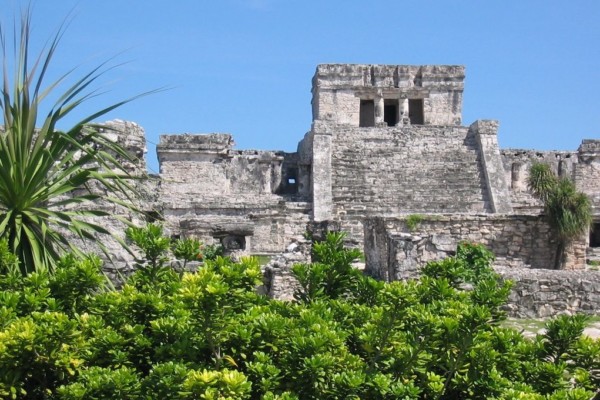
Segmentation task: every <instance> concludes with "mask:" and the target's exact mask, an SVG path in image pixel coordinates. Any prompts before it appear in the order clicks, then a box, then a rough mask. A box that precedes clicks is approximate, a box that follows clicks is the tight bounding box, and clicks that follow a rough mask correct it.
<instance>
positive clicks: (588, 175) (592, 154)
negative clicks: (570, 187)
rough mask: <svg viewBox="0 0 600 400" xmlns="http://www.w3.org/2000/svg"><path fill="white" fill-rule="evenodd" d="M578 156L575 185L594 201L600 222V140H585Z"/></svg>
mask: <svg viewBox="0 0 600 400" xmlns="http://www.w3.org/2000/svg"><path fill="white" fill-rule="evenodd" d="M577 156H578V157H577V160H578V163H577V168H576V170H575V183H576V184H577V188H578V189H579V190H581V191H582V192H583V193H585V194H587V195H588V196H589V197H590V199H591V200H592V204H593V205H594V209H595V210H594V211H595V214H596V219H597V220H598V222H600V140H590V139H586V140H584V141H583V142H582V143H581V146H579V149H578V153H577Z"/></svg>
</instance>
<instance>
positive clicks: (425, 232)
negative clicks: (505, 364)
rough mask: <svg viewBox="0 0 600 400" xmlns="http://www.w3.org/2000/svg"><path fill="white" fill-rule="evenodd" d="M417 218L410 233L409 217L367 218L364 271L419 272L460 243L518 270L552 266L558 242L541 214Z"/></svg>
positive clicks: (391, 276)
mask: <svg viewBox="0 0 600 400" xmlns="http://www.w3.org/2000/svg"><path fill="white" fill-rule="evenodd" d="M420 217H421V218H422V221H421V222H419V223H417V224H416V226H415V227H414V228H413V230H412V231H411V230H410V229H409V227H408V225H407V218H410V217H408V216H405V217H399V218H369V219H367V220H366V221H365V250H364V252H365V258H366V272H367V273H368V274H370V275H372V276H374V277H376V278H378V279H383V280H386V281H390V280H397V279H406V278H411V277H415V276H418V275H419V269H420V267H421V266H422V265H424V264H425V263H427V262H428V261H432V260H439V259H442V258H444V257H447V256H448V255H453V254H454V253H455V251H456V245H457V244H458V243H459V242H460V241H471V242H476V243H481V244H483V245H485V246H486V247H488V248H489V249H490V250H491V251H492V252H493V253H494V254H495V255H496V264H497V265H502V266H509V267H522V268H552V267H553V265H554V256H555V248H556V242H555V240H554V239H553V237H552V235H551V232H550V227H549V226H548V225H547V224H546V223H545V222H544V221H543V220H542V219H540V218H539V217H534V216H525V215H422V216H420ZM412 218H415V217H412ZM571 251H575V250H571ZM577 251H579V252H582V251H583V252H585V245H579V246H577ZM580 256H583V255H582V254H580ZM582 258H585V257H582ZM572 261H573V259H572ZM570 267H571V268H576V267H579V268H581V267H583V265H581V264H580V263H579V264H575V263H574V261H573V264H571V265H570Z"/></svg>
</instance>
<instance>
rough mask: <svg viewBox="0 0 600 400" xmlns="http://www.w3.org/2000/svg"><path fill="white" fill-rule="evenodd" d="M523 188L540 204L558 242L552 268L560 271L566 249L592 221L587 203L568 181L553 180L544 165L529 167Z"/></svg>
mask: <svg viewBox="0 0 600 400" xmlns="http://www.w3.org/2000/svg"><path fill="white" fill-rule="evenodd" d="M527 185H528V187H529V190H530V191H531V192H532V193H533V195H534V196H536V197H537V198H538V199H540V200H541V201H542V202H543V203H544V214H545V217H546V219H547V220H548V223H549V224H550V226H551V227H552V229H553V230H554V233H555V234H556V237H557V239H558V246H557V250H556V256H555V262H554V268H555V269H560V268H561V266H562V264H563V262H564V252H565V249H566V247H567V246H568V245H569V244H570V243H571V242H572V241H573V240H574V239H576V238H578V237H580V236H581V235H583V234H585V233H587V232H588V229H589V227H590V224H591V223H592V217H593V215H592V204H591V201H590V199H589V197H588V196H587V195H585V194H584V193H581V192H579V191H578V190H577V188H576V187H575V183H574V182H573V181H572V180H571V179H569V178H568V177H558V176H556V174H554V172H553V171H552V170H551V168H550V165H548V164H545V163H534V164H533V165H532V166H531V168H530V170H529V179H528V182H527Z"/></svg>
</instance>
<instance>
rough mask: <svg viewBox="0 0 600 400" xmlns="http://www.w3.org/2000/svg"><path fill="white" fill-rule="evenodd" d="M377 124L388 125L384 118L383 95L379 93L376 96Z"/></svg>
mask: <svg viewBox="0 0 600 400" xmlns="http://www.w3.org/2000/svg"><path fill="white" fill-rule="evenodd" d="M375 126H386V124H385V121H384V120H383V95H382V94H381V93H377V97H375Z"/></svg>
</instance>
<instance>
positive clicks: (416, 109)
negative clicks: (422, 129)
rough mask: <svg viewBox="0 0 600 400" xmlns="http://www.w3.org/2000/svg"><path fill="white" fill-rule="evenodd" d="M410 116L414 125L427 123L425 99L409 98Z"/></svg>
mask: <svg viewBox="0 0 600 400" xmlns="http://www.w3.org/2000/svg"><path fill="white" fill-rule="evenodd" d="M408 118H409V119H410V123H411V124H412V125H423V124H424V123H425V117H424V113H423V99H408Z"/></svg>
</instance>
